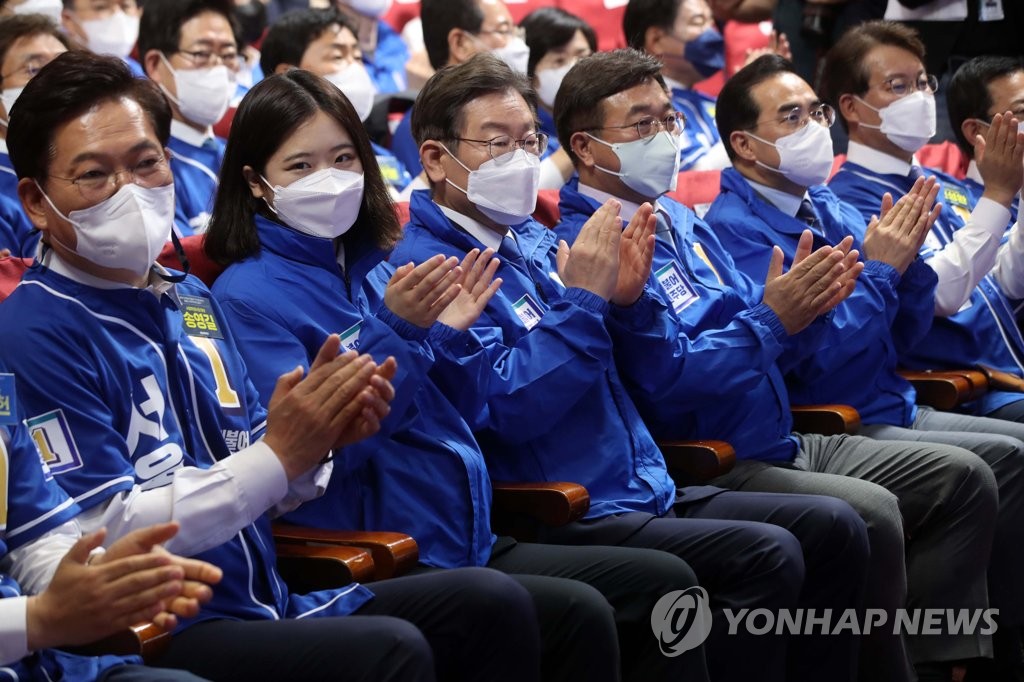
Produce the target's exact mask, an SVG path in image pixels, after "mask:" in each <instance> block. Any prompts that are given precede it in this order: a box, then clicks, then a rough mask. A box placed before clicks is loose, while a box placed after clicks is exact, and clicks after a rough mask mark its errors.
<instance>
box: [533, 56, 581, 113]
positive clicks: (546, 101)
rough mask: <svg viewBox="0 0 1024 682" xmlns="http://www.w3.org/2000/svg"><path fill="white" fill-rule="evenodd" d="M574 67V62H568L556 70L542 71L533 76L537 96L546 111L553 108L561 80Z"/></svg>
mask: <svg viewBox="0 0 1024 682" xmlns="http://www.w3.org/2000/svg"><path fill="white" fill-rule="evenodd" d="M574 66H576V62H569V63H568V64H566V65H564V66H560V67H558V68H557V69H544V70H543V71H538V72H536V73H535V74H534V75H535V76H536V77H537V96H538V97H540V101H541V104H543V105H544V106H546V107H547V108H548V109H554V108H555V96H556V95H557V94H558V88H559V87H561V85H562V79H564V78H565V75H566V74H567V73H569V70H570V69H572V67H574Z"/></svg>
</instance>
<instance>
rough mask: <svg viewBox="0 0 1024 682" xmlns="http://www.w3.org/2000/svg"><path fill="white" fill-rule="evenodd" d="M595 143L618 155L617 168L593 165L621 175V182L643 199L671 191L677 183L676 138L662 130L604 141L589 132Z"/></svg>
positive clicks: (677, 141) (656, 196)
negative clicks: (641, 136) (639, 137)
mask: <svg viewBox="0 0 1024 682" xmlns="http://www.w3.org/2000/svg"><path fill="white" fill-rule="evenodd" d="M587 136H588V137H590V139H592V140H594V141H595V142H600V143H601V144H603V145H605V146H607V147H611V148H612V151H614V152H615V156H617V157H619V171H618V172H615V171H613V170H608V169H607V168H602V167H601V166H597V165H595V166H594V167H595V168H597V169H598V170H599V171H603V172H605V173H608V174H609V175H614V176H616V177H618V178H621V180H622V182H623V184H625V185H626V187H629V188H630V189H631V190H633V191H634V192H636V193H637V194H639V195H640V196H642V197H644V198H645V199H656V198H658V197H660V196H661V195H662V194H665V193H666V192H674V191H675V189H676V184H677V183H678V182H679V138H678V137H676V136H675V135H673V134H672V133H670V132H668V131H665V130H662V131H659V132H658V133H657V134H655V135H653V136H652V137H648V138H646V139H643V140H633V141H632V142H614V143H612V142H605V141H604V140H602V139H601V138H598V137H594V136H593V135H591V134H590V133H587Z"/></svg>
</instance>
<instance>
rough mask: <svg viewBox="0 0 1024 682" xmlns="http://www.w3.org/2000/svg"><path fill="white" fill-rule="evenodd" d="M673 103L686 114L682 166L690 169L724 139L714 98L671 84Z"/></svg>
mask: <svg viewBox="0 0 1024 682" xmlns="http://www.w3.org/2000/svg"><path fill="white" fill-rule="evenodd" d="M672 106H673V107H675V109H676V111H681V112H682V113H683V114H685V115H686V125H685V126H684V127H683V133H682V135H681V136H680V138H679V147H680V148H679V158H680V163H679V170H689V169H690V168H693V165H694V164H695V163H697V161H698V160H699V159H700V158H701V157H702V156H704V155H705V154H707V153H708V150H709V149H711V148H712V147H714V146H715V145H716V144H718V143H719V142H721V140H722V138H721V137H720V136H719V134H718V126H717V125H715V100H714V98H712V97H708V96H707V95H705V94H704V93H702V92H697V91H696V90H690V89H688V88H672Z"/></svg>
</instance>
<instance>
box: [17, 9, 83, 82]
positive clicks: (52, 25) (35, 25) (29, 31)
mask: <svg viewBox="0 0 1024 682" xmlns="http://www.w3.org/2000/svg"><path fill="white" fill-rule="evenodd" d="M38 35H48V36H52V37H54V38H56V39H57V40H59V41H60V44H61V45H63V46H64V47H65V48H66V49H69V50H70V49H71V43H70V42H69V41H68V37H67V36H66V35H65V34H64V32H63V31H61V30H60V27H59V26H57V24H56V22H54V20H53V19H51V18H50V17H48V16H44V15H42V14H12V15H10V16H7V17H3V18H2V19H0V64H2V63H3V61H4V60H5V59H7V53H8V52H9V51H10V49H11V46H12V45H14V43H15V42H17V41H18V40H21V39H22V38H33V37H35V36H38ZM2 84H3V74H2V73H0V85H2Z"/></svg>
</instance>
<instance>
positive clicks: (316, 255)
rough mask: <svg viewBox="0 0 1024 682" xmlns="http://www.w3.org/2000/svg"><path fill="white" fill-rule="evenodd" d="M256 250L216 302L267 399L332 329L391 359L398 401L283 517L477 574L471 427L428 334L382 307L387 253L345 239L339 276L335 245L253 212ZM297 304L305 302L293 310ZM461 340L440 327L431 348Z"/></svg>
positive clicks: (485, 515)
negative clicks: (319, 491)
mask: <svg viewBox="0 0 1024 682" xmlns="http://www.w3.org/2000/svg"><path fill="white" fill-rule="evenodd" d="M256 226H257V230H258V234H259V239H260V244H261V245H262V249H261V251H260V253H259V254H257V255H256V256H253V257H250V258H247V259H245V260H243V261H241V262H239V263H236V264H234V265H232V266H230V267H229V268H228V269H227V270H226V271H225V272H224V273H223V274H222V275H221V276H220V277H219V278H218V279H217V281H216V282H215V284H214V287H213V292H214V295H215V296H216V297H217V299H218V301H219V302H220V303H221V305H222V307H223V309H224V313H225V315H226V316H227V321H228V323H229V324H230V326H231V328H232V330H233V331H234V333H235V336H236V338H237V339H238V346H239V350H240V351H241V353H242V356H243V357H244V359H245V361H246V365H247V366H248V367H249V368H250V376H251V377H252V379H253V382H254V383H255V384H256V388H257V390H258V391H259V393H260V395H261V396H262V397H263V399H264V400H265V401H266V400H268V399H269V398H270V395H271V393H272V392H273V390H274V383H275V381H276V380H277V377H278V375H280V374H284V373H285V372H287V371H288V370H290V369H291V368H294V367H295V366H296V365H303V366H306V367H308V366H309V363H310V362H311V361H312V359H313V358H314V357H315V356H316V353H317V351H318V350H319V348H320V346H321V345H322V344H323V342H324V340H325V339H326V338H327V336H328V335H329V334H331V333H334V332H339V333H341V335H342V338H343V339H344V343H345V345H346V347H347V348H352V347H357V348H358V349H359V350H360V351H362V352H366V353H370V354H371V355H372V356H373V357H374V359H376V360H377V361H379V362H383V361H384V359H385V358H387V357H388V356H389V355H392V356H394V357H395V359H396V360H397V361H398V374H397V375H396V377H395V379H394V381H393V384H394V386H395V394H396V395H395V400H394V402H393V403H392V405H391V414H389V415H388V417H387V418H386V419H385V420H384V423H383V424H382V430H381V432H380V433H378V434H377V435H376V436H374V437H373V438H369V439H367V440H365V441H363V442H361V443H357V444H356V445H354V446H351V447H349V448H346V450H345V454H344V457H341V458H338V460H340V461H338V460H336V465H335V466H336V467H338V466H339V465H340V466H342V467H343V469H344V471H339V469H338V468H335V471H334V473H333V475H332V476H331V483H330V485H329V487H328V489H327V492H326V494H325V495H324V496H323V497H321V498H319V499H316V500H313V501H310V502H307V503H306V504H304V505H303V506H302V507H300V508H299V509H298V510H297V511H295V512H293V513H292V514H291V515H289V518H290V520H292V521H294V522H296V523H301V524H305V525H314V526H320V527H333V528H358V529H366V530H390V531H399V532H402V533H407V534H409V535H411V536H413V537H414V538H416V541H417V542H418V543H419V546H420V561H421V562H423V563H425V564H428V565H431V566H440V567H444V568H451V567H457V566H483V565H485V564H486V563H487V560H488V558H489V557H490V551H491V546H492V545H493V543H494V536H493V535H492V534H491V530H490V504H491V485H490V479H489V478H488V476H487V469H486V466H485V464H484V459H483V454H482V453H481V452H480V449H479V447H478V446H477V444H476V441H475V440H474V438H473V434H472V432H471V431H470V430H469V426H467V425H466V422H465V421H463V419H462V417H460V416H459V413H458V412H457V411H456V409H455V408H454V407H453V406H452V404H451V403H450V402H448V400H447V399H446V398H445V396H444V394H442V393H441V391H440V390H439V389H438V388H437V387H436V386H435V385H434V383H433V382H432V381H431V380H430V378H429V377H428V376H427V371H428V370H429V368H430V367H431V365H432V364H433V359H434V358H433V353H432V351H431V349H430V347H429V346H428V345H427V343H426V339H427V330H425V329H421V328H419V327H416V326H414V325H411V324H409V323H408V322H406V321H404V320H402V319H401V318H399V317H398V316H396V315H395V314H393V313H392V312H391V311H390V310H388V309H387V308H386V307H384V305H383V297H384V288H385V285H386V284H387V281H388V279H389V278H390V276H391V274H392V273H393V269H392V268H391V266H390V265H389V264H388V263H387V262H386V261H385V260H384V259H385V258H386V254H385V253H383V252H382V251H380V250H379V249H377V248H374V247H372V246H370V245H369V244H366V243H364V242H361V241H360V240H359V239H358V238H355V239H353V238H352V237H350V236H348V235H347V236H346V238H345V260H346V270H345V271H344V272H343V271H342V269H341V268H340V267H339V266H338V263H337V260H336V258H335V250H334V242H333V241H331V240H327V239H320V238H318V237H311V236H308V235H304V234H300V233H298V232H295V231H294V230H291V229H289V228H288V227H285V226H283V225H280V224H278V223H275V222H272V221H270V220H267V219H266V218H263V217H261V216H257V218H256ZM296 301H301V302H302V305H295V302H296ZM454 334H458V332H457V331H456V330H454V329H451V328H448V327H443V325H435V335H436V336H437V338H438V343H443V337H445V336H451V335H454Z"/></svg>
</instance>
